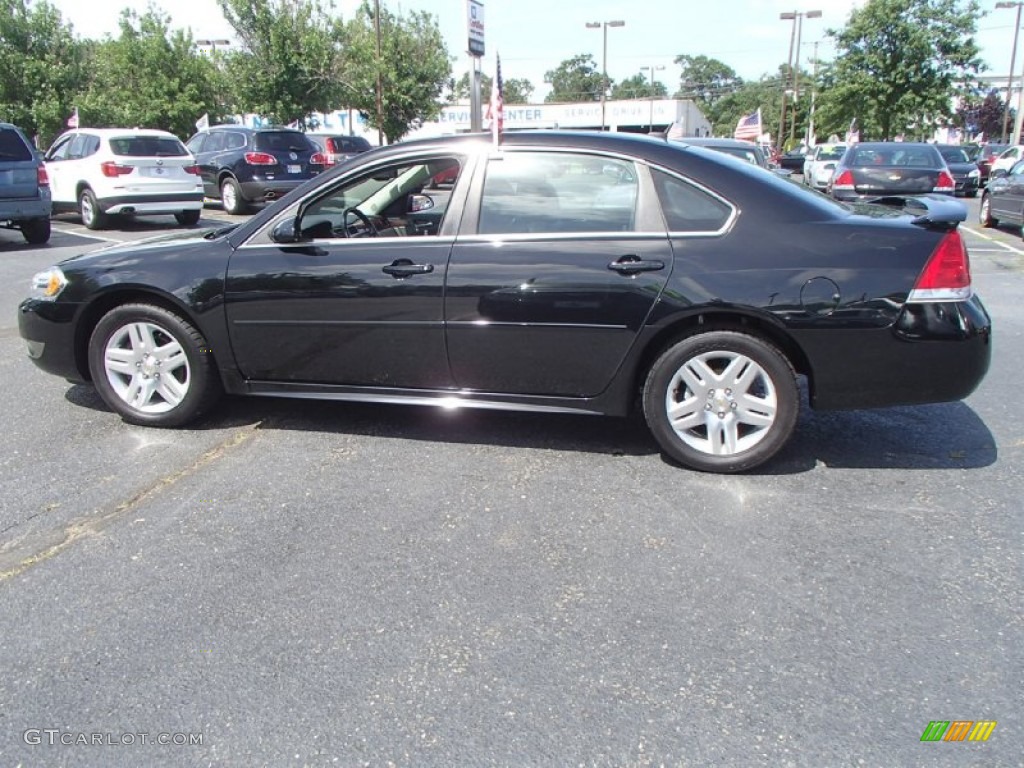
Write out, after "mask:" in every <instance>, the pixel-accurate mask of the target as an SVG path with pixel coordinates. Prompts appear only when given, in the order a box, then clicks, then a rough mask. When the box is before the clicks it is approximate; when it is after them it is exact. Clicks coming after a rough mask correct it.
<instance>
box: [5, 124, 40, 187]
mask: <svg viewBox="0 0 1024 768" xmlns="http://www.w3.org/2000/svg"><path fill="white" fill-rule="evenodd" d="M38 165H39V162H38V161H37V160H36V156H35V151H34V150H33V149H32V147H30V146H29V145H28V144H27V143H25V140H24V139H23V138H22V137H21V135H20V134H19V133H18V132H17V131H15V130H13V129H11V128H3V127H0V200H26V199H33V198H38V197H39V175H38V171H37V167H38Z"/></svg>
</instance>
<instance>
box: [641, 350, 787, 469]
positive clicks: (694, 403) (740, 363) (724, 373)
mask: <svg viewBox="0 0 1024 768" xmlns="http://www.w3.org/2000/svg"><path fill="white" fill-rule="evenodd" d="M799 404H800V396H799V390H798V388H797V384H796V375H795V373H794V371H793V367H792V366H791V365H790V363H789V361H788V360H787V359H786V357H785V356H784V355H783V354H782V353H781V352H780V351H779V350H778V349H777V348H776V347H775V346H774V345H772V344H770V343H769V342H767V341H765V340H763V339H760V338H757V337H755V336H751V335H749V334H746V333H740V332H737V331H730V330H715V331H707V332H703V333H699V334H696V335H694V336H689V337H687V338H685V339H683V340H682V341H679V342H678V343H676V344H675V345H674V346H672V347H670V348H669V349H667V350H666V351H665V352H664V353H663V354H662V355H661V356H660V357H659V358H658V359H657V361H656V362H655V363H654V365H653V366H651V369H650V371H649V372H648V375H647V381H646V384H645V386H644V393H643V406H644V416H645V418H646V420H647V424H648V426H649V427H650V430H651V432H652V434H653V435H654V437H655V439H656V440H657V441H658V443H659V444H660V445H661V447H662V449H663V450H664V451H665V453H667V454H668V455H669V456H671V457H672V458H673V459H675V460H676V461H678V462H680V463H681V464H684V465H686V466H688V467H692V468H694V469H699V470H702V471H705V472H724V473H729V472H742V471H743V470H746V469H751V468H753V467H756V466H758V465H759V464H762V463H764V462H765V461H768V459H770V458H771V457H772V456H774V455H775V454H776V453H777V452H778V451H779V450H780V449H781V448H782V446H783V445H785V444H786V441H787V440H788V439H789V436H790V435H791V434H792V432H793V428H794V426H795V425H796V418H797V413H798V411H799Z"/></svg>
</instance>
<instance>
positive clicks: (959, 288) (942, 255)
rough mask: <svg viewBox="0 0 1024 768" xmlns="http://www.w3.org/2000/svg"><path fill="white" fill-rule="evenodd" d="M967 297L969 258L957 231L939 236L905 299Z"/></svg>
mask: <svg viewBox="0 0 1024 768" xmlns="http://www.w3.org/2000/svg"><path fill="white" fill-rule="evenodd" d="M970 297H971V261H970V259H969V258H968V256H967V246H965V245H964V241H963V238H961V237H960V231H959V230H956V229H954V230H953V231H952V232H949V233H948V234H947V235H946V236H945V237H943V238H942V242H940V243H939V246H938V247H937V248H936V249H935V250H934V251H933V252H932V255H931V256H930V257H929V259H928V263H927V264H925V265H924V269H922V270H921V274H920V275H919V276H918V278H917V282H916V283H914V289H913V290H912V291H911V292H910V296H908V297H907V301H962V300H964V299H969V298H970Z"/></svg>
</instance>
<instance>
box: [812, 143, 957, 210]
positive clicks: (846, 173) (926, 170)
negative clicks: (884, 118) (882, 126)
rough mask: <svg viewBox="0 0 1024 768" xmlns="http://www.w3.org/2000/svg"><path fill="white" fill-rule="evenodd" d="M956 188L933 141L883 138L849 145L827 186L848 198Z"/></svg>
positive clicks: (862, 199) (839, 197) (860, 199)
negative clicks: (927, 142)
mask: <svg viewBox="0 0 1024 768" xmlns="http://www.w3.org/2000/svg"><path fill="white" fill-rule="evenodd" d="M955 190H956V182H955V181H954V179H953V174H951V173H950V172H949V168H948V167H947V166H946V161H945V160H943V159H942V155H941V154H939V150H938V149H937V148H936V146H935V145H934V144H923V143H916V142H883V141H879V142H865V143H862V144H855V145H854V146H852V147H850V149H848V150H847V151H846V154H845V155H843V159H842V160H841V161H840V162H839V165H837V166H836V169H835V172H834V173H833V174H832V181H831V183H830V184H829V187H828V192H829V194H830V195H832V197H834V198H836V199H837V200H844V201H847V202H869V201H871V200H874V199H876V198H883V197H910V196H915V195H928V194H942V195H952V194H953V193H954V192H955Z"/></svg>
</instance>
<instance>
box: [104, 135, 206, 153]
mask: <svg viewBox="0 0 1024 768" xmlns="http://www.w3.org/2000/svg"><path fill="white" fill-rule="evenodd" d="M110 151H111V152H113V153H114V154H115V155H119V156H121V157H181V156H183V155H187V154H188V150H187V149H185V145H184V144H182V143H181V142H180V141H178V140H177V139H172V138H169V137H168V138H165V137H162V136H125V137H121V138H116V139H111V140H110Z"/></svg>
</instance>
